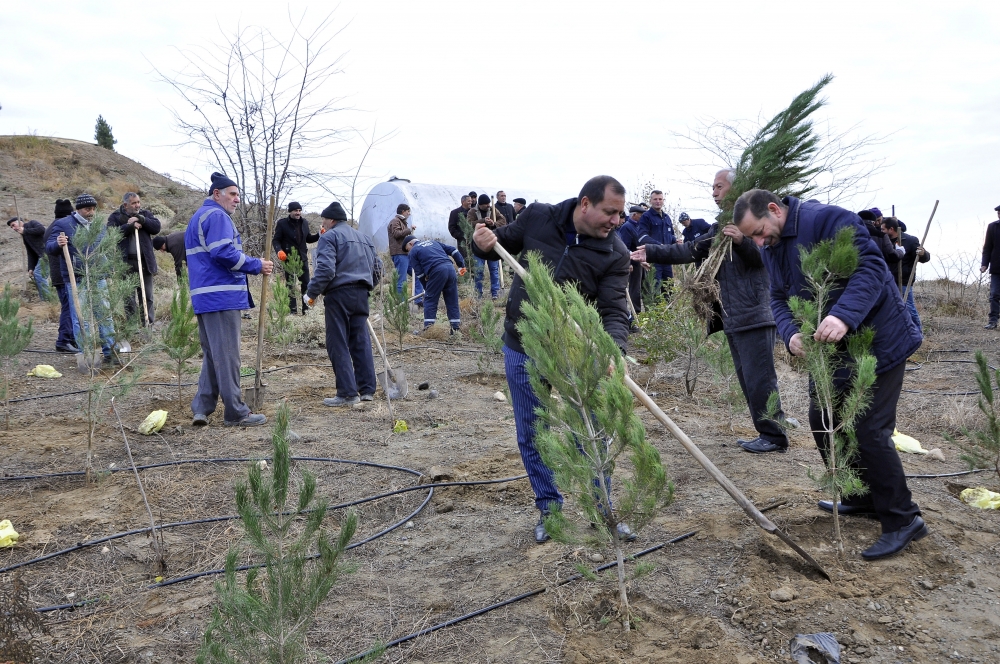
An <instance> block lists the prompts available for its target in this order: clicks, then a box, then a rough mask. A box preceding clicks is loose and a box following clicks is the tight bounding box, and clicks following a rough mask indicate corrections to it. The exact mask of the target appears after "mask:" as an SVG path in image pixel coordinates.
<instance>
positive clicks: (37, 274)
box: [31, 260, 49, 300]
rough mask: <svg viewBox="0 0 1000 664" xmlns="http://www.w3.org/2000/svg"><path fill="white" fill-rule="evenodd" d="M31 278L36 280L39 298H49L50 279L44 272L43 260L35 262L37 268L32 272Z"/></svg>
mask: <svg viewBox="0 0 1000 664" xmlns="http://www.w3.org/2000/svg"><path fill="white" fill-rule="evenodd" d="M31 278H32V279H34V281H35V288H37V289H38V298H39V299H40V300H47V299H49V280H48V279H46V278H45V275H43V274H42V261H41V260H39V261H38V262H37V263H36V264H35V269H34V270H32V272H31Z"/></svg>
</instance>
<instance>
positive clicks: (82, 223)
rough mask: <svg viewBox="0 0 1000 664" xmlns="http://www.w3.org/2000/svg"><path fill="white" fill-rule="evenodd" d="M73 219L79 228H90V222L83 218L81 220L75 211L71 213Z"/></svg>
mask: <svg viewBox="0 0 1000 664" xmlns="http://www.w3.org/2000/svg"><path fill="white" fill-rule="evenodd" d="M73 219H75V220H76V223H78V224H80V225H81V226H86V227H87V228H90V222H89V221H87V220H86V219H85V218H83V216H81V215H80V213H79V212H77V211H75V210H74V211H73Z"/></svg>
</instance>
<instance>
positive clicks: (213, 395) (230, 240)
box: [184, 173, 274, 427]
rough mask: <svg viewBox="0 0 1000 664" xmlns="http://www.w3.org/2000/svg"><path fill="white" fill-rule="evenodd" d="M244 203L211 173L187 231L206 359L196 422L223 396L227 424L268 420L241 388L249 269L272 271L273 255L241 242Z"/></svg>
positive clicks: (204, 421)
mask: <svg viewBox="0 0 1000 664" xmlns="http://www.w3.org/2000/svg"><path fill="white" fill-rule="evenodd" d="M239 203H240V189H239V187H238V186H237V185H236V183H235V182H233V181H232V180H230V179H229V178H228V177H226V175H225V174H223V173H212V184H211V185H210V186H209V188H208V198H206V199H205V202H204V203H202V204H201V207H200V208H198V210H197V211H196V212H195V213H194V215H193V216H192V217H191V220H190V221H189V222H188V225H187V230H186V231H185V232H184V246H185V248H186V249H187V262H188V282H189V285H190V287H191V304H192V305H193V306H194V313H195V314H196V315H197V317H198V337H199V339H200V340H201V350H202V354H203V356H204V359H203V360H202V363H201V374H200V375H199V376H198V391H197V393H196V394H195V395H194V399H193V400H192V401H191V410H192V411H193V412H194V417H193V419H192V420H191V423H192V424H193V425H195V426H204V425H206V424H208V416H209V415H211V414H212V413H213V412H215V408H216V406H217V405H218V402H219V398H220V397H221V398H222V406H223V423H224V424H225V425H226V426H244V427H248V426H258V425H261V424H264V423H265V422H267V418H266V417H264V415H262V414H260V413H251V412H250V408H249V407H248V406H247V405H246V404H245V403H243V395H242V394H241V393H240V312H241V311H242V310H244V309H249V308H251V307H252V306H253V301H252V300H251V298H250V291H249V289H248V287H247V276H246V275H248V274H271V270H272V269H274V264H273V263H271V261H265V260H261V259H259V258H252V257H250V256H247V255H246V254H244V253H243V242H242V239H241V237H240V233H239V231H238V230H236V226H235V225H234V224H233V220H232V218H231V217H230V215H231V214H232V213H233V212H234V211H235V210H236V206H237V205H239Z"/></svg>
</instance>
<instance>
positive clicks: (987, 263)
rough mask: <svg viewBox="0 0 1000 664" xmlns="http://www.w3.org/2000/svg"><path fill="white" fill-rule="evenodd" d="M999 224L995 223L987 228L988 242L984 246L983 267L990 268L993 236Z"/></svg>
mask: <svg viewBox="0 0 1000 664" xmlns="http://www.w3.org/2000/svg"><path fill="white" fill-rule="evenodd" d="M996 224H997V222H995V221H994V222H993V223H992V224H990V225H989V226H987V227H986V242H985V243H984V244H983V267H989V266H990V258H991V257H992V256H993V235H994V231H995V230H996Z"/></svg>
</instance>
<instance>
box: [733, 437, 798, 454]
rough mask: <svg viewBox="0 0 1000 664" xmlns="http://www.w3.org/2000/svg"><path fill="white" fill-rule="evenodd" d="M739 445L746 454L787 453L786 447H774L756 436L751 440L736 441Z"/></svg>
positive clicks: (769, 442)
mask: <svg viewBox="0 0 1000 664" xmlns="http://www.w3.org/2000/svg"><path fill="white" fill-rule="evenodd" d="M736 442H738V443H739V444H740V447H742V448H743V449H744V450H745V451H747V452H752V453H753V454H766V453H768V452H777V453H779V454H784V453H785V452H787V451H788V446H787V445H785V446H781V445H775V444H774V443H772V442H771V441H769V440H764V439H763V438H761V437H760V436H757V437H756V438H754V439H753V440H738V441H736Z"/></svg>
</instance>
